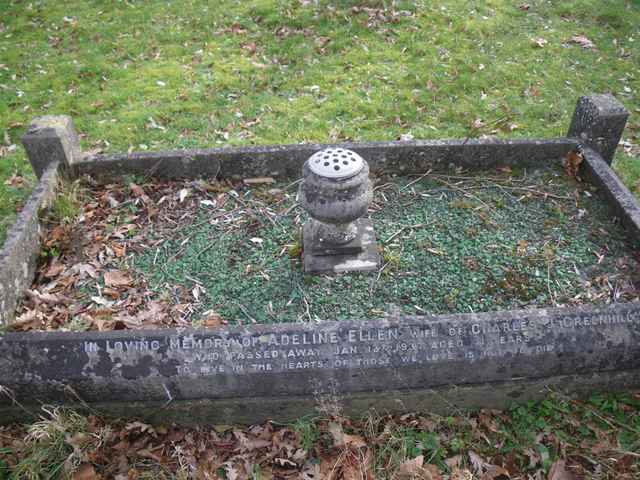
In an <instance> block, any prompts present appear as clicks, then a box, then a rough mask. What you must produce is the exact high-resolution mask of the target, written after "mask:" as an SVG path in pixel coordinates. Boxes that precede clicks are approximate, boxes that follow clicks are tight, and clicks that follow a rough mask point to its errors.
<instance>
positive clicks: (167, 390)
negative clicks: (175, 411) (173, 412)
mask: <svg viewBox="0 0 640 480" xmlns="http://www.w3.org/2000/svg"><path fill="white" fill-rule="evenodd" d="M162 388H164V392H165V393H166V394H167V398H168V400H167V401H166V402H165V403H164V405H162V408H167V407H168V406H169V405H170V404H171V402H173V396H172V395H171V392H170V391H169V389H168V388H167V386H166V385H165V384H164V383H163V384H162Z"/></svg>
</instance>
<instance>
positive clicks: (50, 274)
mask: <svg viewBox="0 0 640 480" xmlns="http://www.w3.org/2000/svg"><path fill="white" fill-rule="evenodd" d="M63 271H64V265H63V264H62V263H59V262H53V263H52V264H51V265H49V268H47V271H46V272H44V276H45V277H46V278H54V277H57V276H58V275H60V274H61V273H62V272H63Z"/></svg>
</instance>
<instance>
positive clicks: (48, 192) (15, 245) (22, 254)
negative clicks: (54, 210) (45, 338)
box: [0, 161, 60, 326]
mask: <svg viewBox="0 0 640 480" xmlns="http://www.w3.org/2000/svg"><path fill="white" fill-rule="evenodd" d="M59 165H60V164H59V162H57V161H55V162H53V163H50V164H49V166H48V167H47V168H46V169H45V171H44V172H43V173H42V176H41V178H40V181H39V183H38V185H37V187H36V188H35V189H34V191H33V192H32V193H31V197H29V200H28V201H27V204H26V205H25V206H24V208H23V209H22V211H21V212H20V214H19V215H18V218H17V219H16V221H15V223H14V224H13V226H12V227H11V229H10V230H9V232H8V234H7V239H6V241H5V243H4V245H3V247H2V250H0V326H4V325H7V324H8V323H9V322H10V321H11V320H13V317H14V312H15V309H16V305H17V304H18V301H19V300H20V298H22V296H23V295H24V292H25V290H26V289H27V288H29V287H30V286H31V282H32V281H33V275H34V273H35V270H36V264H37V259H38V256H39V255H40V247H41V231H42V228H41V225H40V218H39V216H38V214H39V212H40V210H41V209H43V208H45V207H46V206H48V205H49V203H50V202H51V201H52V199H53V198H54V196H55V189H56V185H57V182H58V168H59Z"/></svg>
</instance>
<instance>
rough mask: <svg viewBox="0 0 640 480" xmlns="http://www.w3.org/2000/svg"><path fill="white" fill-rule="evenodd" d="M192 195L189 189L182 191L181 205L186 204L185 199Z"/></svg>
mask: <svg viewBox="0 0 640 480" xmlns="http://www.w3.org/2000/svg"><path fill="white" fill-rule="evenodd" d="M190 193H191V192H190V191H189V189H188V188H183V189H181V190H180V192H179V193H178V197H179V199H180V203H182V202H184V199H185V198H187V197H188V196H189V194H190Z"/></svg>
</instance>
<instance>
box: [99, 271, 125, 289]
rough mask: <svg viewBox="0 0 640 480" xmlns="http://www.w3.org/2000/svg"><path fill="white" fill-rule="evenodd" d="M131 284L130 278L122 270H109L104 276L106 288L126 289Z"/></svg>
mask: <svg viewBox="0 0 640 480" xmlns="http://www.w3.org/2000/svg"><path fill="white" fill-rule="evenodd" d="M131 283H132V280H131V277H129V275H127V273H125V272H123V271H122V270H109V271H108V272H105V274H104V284H105V285H106V286H107V287H127V286H129V285H131Z"/></svg>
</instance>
